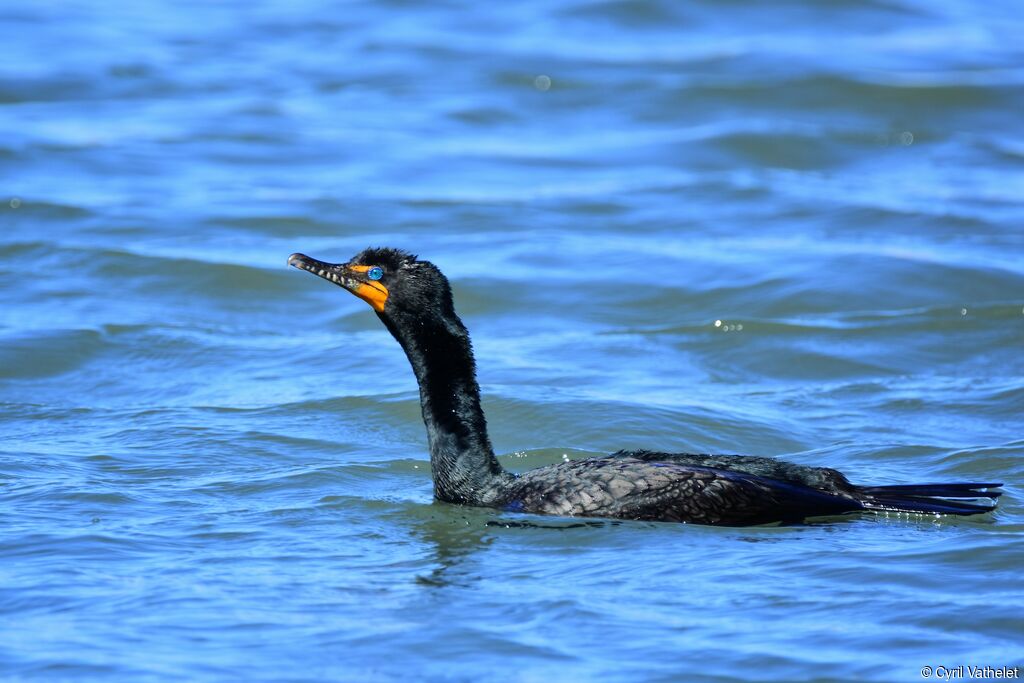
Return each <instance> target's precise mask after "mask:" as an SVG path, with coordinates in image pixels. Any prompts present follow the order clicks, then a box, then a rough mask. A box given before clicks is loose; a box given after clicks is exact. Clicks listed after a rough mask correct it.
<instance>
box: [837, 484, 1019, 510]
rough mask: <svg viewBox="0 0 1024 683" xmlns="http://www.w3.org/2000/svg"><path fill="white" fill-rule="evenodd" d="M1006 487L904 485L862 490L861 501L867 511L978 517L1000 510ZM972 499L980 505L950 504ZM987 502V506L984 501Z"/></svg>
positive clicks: (872, 487) (867, 487) (860, 490)
mask: <svg viewBox="0 0 1024 683" xmlns="http://www.w3.org/2000/svg"><path fill="white" fill-rule="evenodd" d="M1000 486H1002V484H1001V483H1000V484H995V483H981V482H970V483H960V484H901V485H896V486H858V487H857V494H859V495H858V496H857V498H858V499H859V500H860V502H861V504H863V505H864V508H865V509H867V510H879V511H895V512H924V513H932V514H942V515H978V514H982V513H984V512H990V511H991V510H994V509H995V507H996V498H998V497H999V496H1001V495H1003V492H1002V491H997V490H990V489H998V488H999V487H1000ZM955 498H968V499H972V500H973V501H976V502H970V503H967V502H964V501H962V500H950V499H955ZM982 498H985V499H987V500H985V501H984V502H980V499H982Z"/></svg>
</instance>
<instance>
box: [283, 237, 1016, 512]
mask: <svg viewBox="0 0 1024 683" xmlns="http://www.w3.org/2000/svg"><path fill="white" fill-rule="evenodd" d="M288 263H289V265H292V266H295V267H296V268H299V269H301V270H308V271H309V272H311V273H314V274H315V275H319V276H320V277H322V278H324V279H325V280H329V281H330V282H333V283H335V284H337V285H339V286H341V287H343V288H345V289H347V290H349V291H350V292H352V293H353V294H355V295H356V296H358V297H359V298H360V299H363V300H364V301H366V302H367V303H368V304H370V306H371V307H372V308H373V310H375V311H376V312H377V316H378V317H379V318H380V319H381V321H382V322H383V323H384V325H385V327H387V329H388V331H390V332H391V334H392V335H393V336H394V337H395V339H397V340H398V343H399V344H401V346H402V348H403V349H404V350H405V354H406V356H408V358H409V362H410V363H411V364H412V369H413V372H414V373H415V374H416V380H417V381H418V382H419V387H420V404H421V407H422V409H423V422H424V423H425V424H426V427H427V440H428V442H429V444H430V466H431V471H432V474H433V480H434V496H435V497H436V498H437V499H438V500H441V501H445V502H449V503H460V504H463V505H474V506H482V507H491V508H499V509H504V510H511V511H516V512H528V513H536V514H545V515H566V516H577V515H578V516H589V517H615V518H621V519H636V520H656V521H666V522H691V523H698V524H718V525H729V526H743V525H751V524H765V523H770V522H798V521H802V520H803V519H805V518H807V517H813V516H819V515H836V514H842V513H847V512H855V511H859V510H873V511H899V512H918V513H934V514H953V515H972V514H977V513H982V512H987V511H989V510H991V509H993V507H994V506H995V503H994V499H995V498H997V497H998V496H999V495H1000V493H1001V492H1000V491H995V490H989V489H994V488H997V487H999V486H1001V485H1002V484H995V483H953V484H918V485H906V486H857V485H855V484H851V483H850V482H849V481H848V480H847V479H846V477H845V476H843V475H842V474H841V473H839V472H837V471H836V470H833V469H829V468H824V467H807V466H802V465H794V464H791V463H787V462H784V461H780V460H775V459H772V458H763V457H754V456H738V455H693V454H688V453H656V452H652V451H646V450H641V451H619V452H618V453H614V454H612V455H610V456H607V457H597V458H586V459H581V460H571V461H568V462H562V463H558V464H555V465H550V466H548V467H540V468H537V469H534V470H530V471H527V472H524V473H522V474H519V475H516V474H513V473H511V472H509V471H508V470H506V469H505V468H504V467H502V466H501V464H500V463H499V462H498V459H497V458H496V457H495V456H494V450H493V449H492V448H491V442H490V439H489V438H488V436H487V424H486V421H485V420H484V413H483V410H482V409H481V407H480V388H479V386H478V385H477V381H476V366H475V363H474V360H473V351H472V348H471V345H470V341H469V333H468V332H467V331H466V328H465V326H464V325H463V324H462V321H461V320H460V319H459V316H458V315H456V314H455V307H454V305H453V303H452V293H451V288H450V287H449V285H448V279H447V278H446V277H445V276H444V275H443V274H442V273H441V271H440V270H438V268H437V267H436V266H434V264H432V263H430V262H428V261H421V260H419V259H417V258H416V257H415V256H413V255H411V254H408V253H406V252H403V251H400V250H397V249H389V248H376V249H366V250H364V251H363V252H361V253H359V254H358V255H356V256H355V257H354V258H353V259H352V260H350V261H349V262H348V263H341V264H333V263H324V262H323V261H318V260H316V259H313V258H310V257H309V256H306V255H304V254H292V255H291V256H290V257H289V258H288ZM958 498H960V499H979V498H988V499H990V501H986V502H990V503H991V504H988V505H980V504H977V503H976V502H971V503H969V502H964V501H962V500H955V499H958Z"/></svg>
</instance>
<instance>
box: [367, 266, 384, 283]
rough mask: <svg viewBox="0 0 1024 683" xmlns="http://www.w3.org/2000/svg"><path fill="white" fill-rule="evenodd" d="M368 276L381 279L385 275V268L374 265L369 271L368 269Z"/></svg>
mask: <svg viewBox="0 0 1024 683" xmlns="http://www.w3.org/2000/svg"><path fill="white" fill-rule="evenodd" d="M366 277H368V278H370V279H371V280H379V279H381V278H382V277H384V269H383V268H381V267H380V266H374V267H373V268H370V269H369V270H368V271H366Z"/></svg>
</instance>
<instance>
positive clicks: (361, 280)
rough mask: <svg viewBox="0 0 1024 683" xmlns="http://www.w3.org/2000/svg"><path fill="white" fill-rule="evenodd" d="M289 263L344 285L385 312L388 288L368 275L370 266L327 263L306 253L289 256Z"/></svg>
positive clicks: (376, 308) (376, 309)
mask: <svg viewBox="0 0 1024 683" xmlns="http://www.w3.org/2000/svg"><path fill="white" fill-rule="evenodd" d="M288 265H289V266H295V267H296V268H298V269H299V270H307V271H309V272H310V273H313V274H314V275H319V276H320V277H322V278H323V279H325V280H327V281H329V282H333V283H334V284H336V285H338V286H339V287H344V288H345V289H347V290H348V291H350V292H352V293H353V294H355V295H356V296H357V297H359V298H360V299H362V300H363V301H365V302H366V303H368V304H370V306H371V307H373V310H375V311H377V312H378V313H383V312H384V304H385V303H387V300H388V288H387V287H385V286H384V285H383V284H381V283H380V282H377V281H375V280H371V279H369V278H368V277H366V271H368V270H369V269H370V266H353V265H349V264H347V263H325V262H324V261H318V260H316V259H315V258H312V257H309V256H306V255H305V254H292V255H291V256H289V257H288Z"/></svg>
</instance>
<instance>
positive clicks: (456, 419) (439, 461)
mask: <svg viewBox="0 0 1024 683" xmlns="http://www.w3.org/2000/svg"><path fill="white" fill-rule="evenodd" d="M396 313H397V314H384V315H381V316H380V318H381V320H382V321H383V322H384V324H385V325H386V326H387V328H388V330H389V331H390V332H391V334H392V335H394V337H395V339H397V340H398V342H399V344H401V346H402V348H403V349H404V350H405V354H406V356H407V357H408V358H409V363H410V364H411V365H412V369H413V372H414V373H415V374H416V379H417V381H418V382H419V386H420V405H421V407H422V409H423V422H424V424H425V425H426V427H427V439H428V441H429V443H430V465H431V469H432V470H433V478H434V495H435V496H436V497H437V498H438V499H439V500H443V501H447V502H453V503H466V504H472V505H487V504H489V503H491V502H493V499H494V498H495V497H496V496H497V495H498V493H499V491H498V488H499V484H500V483H501V482H502V481H503V480H505V479H509V478H511V476H512V475H510V474H509V473H508V472H506V471H505V470H504V469H503V468H502V466H501V464H500V463H499V462H498V460H497V458H495V457H494V450H493V449H492V447H491V442H490V439H489V438H488V436H487V421H486V419H485V418H484V412H483V409H482V408H481V406H480V387H479V385H478V384H477V381H476V364H475V362H474V360H473V349H472V345H471V343H470V340H469V333H468V332H467V331H466V328H465V326H464V325H463V324H462V321H461V320H460V319H459V317H458V316H457V315H456V314H455V311H454V310H452V309H449V310H447V311H435V315H427V316H424V315H419V316H417V317H415V318H413V317H411V316H408V317H407V316H403V315H401V313H400V312H396Z"/></svg>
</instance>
